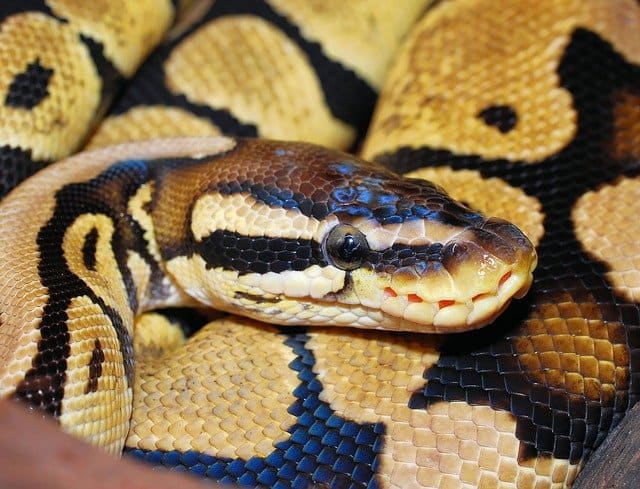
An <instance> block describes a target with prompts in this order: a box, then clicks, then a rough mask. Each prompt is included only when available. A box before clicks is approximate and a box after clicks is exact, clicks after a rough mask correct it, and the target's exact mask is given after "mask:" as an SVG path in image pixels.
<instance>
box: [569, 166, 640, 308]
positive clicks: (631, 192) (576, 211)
mask: <svg viewBox="0 0 640 489" xmlns="http://www.w3.org/2000/svg"><path fill="white" fill-rule="evenodd" d="M638 215H640V178H637V177H636V178H626V177H621V178H619V179H617V180H616V181H615V182H612V183H611V184H610V185H605V186H602V187H601V188H600V189H598V190H595V191H590V192H587V193H585V194H584V195H582V196H581V197H580V198H579V199H578V200H577V202H576V204H575V206H574V208H573V211H572V213H571V220H572V221H573V226H574V229H575V232H576V236H577V237H578V239H579V240H580V243H581V244H582V246H583V247H584V249H585V251H587V252H588V253H590V254H591V255H593V256H594V257H595V258H597V259H598V260H600V261H602V262H603V263H605V264H606V265H607V267H608V269H607V271H605V276H606V277H607V280H608V281H609V282H610V283H611V285H612V286H613V288H614V290H615V291H616V292H617V293H618V294H620V295H621V296H622V297H623V298H624V299H626V300H628V301H632V302H640V241H639V240H638V225H637V222H638Z"/></svg>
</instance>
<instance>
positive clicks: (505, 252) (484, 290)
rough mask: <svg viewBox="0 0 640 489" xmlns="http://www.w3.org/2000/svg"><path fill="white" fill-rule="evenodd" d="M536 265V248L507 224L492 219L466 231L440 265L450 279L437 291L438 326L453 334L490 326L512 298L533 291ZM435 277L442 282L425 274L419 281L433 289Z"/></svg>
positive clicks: (448, 244)
mask: <svg viewBox="0 0 640 489" xmlns="http://www.w3.org/2000/svg"><path fill="white" fill-rule="evenodd" d="M536 264H537V255H536V251H535V248H534V246H533V244H532V243H531V241H529V239H528V238H527V237H526V236H525V235H524V233H523V232H522V231H520V229H518V227H516V226H515V225H513V224H511V223H509V222H508V221H505V220H503V219H499V218H488V219H485V220H483V221H482V222H481V223H478V224H475V225H472V226H469V227H467V228H466V229H464V230H463V231H462V232H460V233H459V234H457V235H455V236H454V237H452V238H451V239H450V240H449V241H448V242H446V243H444V245H443V248H442V254H441V265H442V269H443V271H446V275H447V276H448V278H449V280H448V281H446V282H445V283H446V284H447V286H446V287H437V289H436V290H438V292H437V294H439V295H440V296H439V297H438V300H437V301H434V304H437V311H436V314H435V316H434V317H433V324H434V326H435V327H436V329H438V330H439V331H443V332H454V331H466V330H470V329H476V328H479V327H481V326H484V325H486V324H488V323H490V322H491V321H493V320H494V319H495V318H497V317H498V316H499V315H500V314H501V313H502V311H504V309H505V308H506V307H507V306H508V305H509V303H510V302H511V299H513V298H521V297H523V296H524V295H525V294H526V293H527V292H528V290H529V288H530V286H531V283H532V281H533V270H534V268H535V266H536ZM436 278H438V279H439V280H440V281H442V280H441V277H435V274H433V273H426V274H424V276H423V277H422V278H421V279H419V280H418V283H420V284H421V285H420V287H421V289H422V290H426V289H427V288H431V290H432V291H433V288H432V287H433V285H434V283H435V282H436V281H435V280H434V279H436ZM432 300H433V298H432Z"/></svg>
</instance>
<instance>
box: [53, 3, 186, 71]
mask: <svg viewBox="0 0 640 489" xmlns="http://www.w3.org/2000/svg"><path fill="white" fill-rule="evenodd" d="M46 3H47V5H49V7H51V10H52V11H53V12H54V13H55V14H56V15H58V16H60V17H62V18H64V19H66V20H68V21H69V24H68V25H69V28H70V29H71V30H73V32H74V34H75V35H80V34H83V35H86V36H89V37H91V38H93V39H94V40H96V41H98V42H100V43H102V44H103V45H104V54H105V56H106V57H107V58H108V59H109V60H110V61H111V62H112V63H113V64H114V65H115V66H116V68H117V69H118V70H119V71H120V72H121V73H122V74H123V75H125V76H127V77H130V76H131V75H133V73H134V71H135V70H136V68H137V67H138V65H139V64H140V62H141V61H142V60H143V59H144V58H145V57H146V56H147V54H149V52H150V51H151V49H153V48H154V47H155V46H156V44H158V43H159V42H160V40H161V39H162V36H163V35H164V34H165V32H166V31H167V29H168V28H169V26H170V25H171V22H172V20H173V15H174V8H173V6H172V2H171V1H170V0H136V1H135V2H131V1H128V0H92V1H91V2H85V1H82V0H80V1H79V0H46Z"/></svg>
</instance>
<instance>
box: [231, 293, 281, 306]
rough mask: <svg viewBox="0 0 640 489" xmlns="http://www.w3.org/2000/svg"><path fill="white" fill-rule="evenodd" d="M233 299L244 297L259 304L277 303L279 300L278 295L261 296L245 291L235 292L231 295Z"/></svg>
mask: <svg viewBox="0 0 640 489" xmlns="http://www.w3.org/2000/svg"><path fill="white" fill-rule="evenodd" d="M233 298H234V299H246V300H248V301H251V302H256V303H261V304H277V303H278V302H280V301H281V299H280V297H263V296H261V295H256V294H249V293H247V292H236V293H235V294H234V295H233Z"/></svg>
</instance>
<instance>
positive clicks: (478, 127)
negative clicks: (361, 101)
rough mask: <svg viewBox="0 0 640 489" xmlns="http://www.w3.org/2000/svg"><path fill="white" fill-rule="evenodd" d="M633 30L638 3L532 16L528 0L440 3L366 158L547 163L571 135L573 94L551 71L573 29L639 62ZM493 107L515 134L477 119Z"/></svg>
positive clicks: (375, 124) (578, 4)
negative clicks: (440, 154)
mask: <svg viewBox="0 0 640 489" xmlns="http://www.w3.org/2000/svg"><path fill="white" fill-rule="evenodd" d="M558 19H562V20H561V21H559V20H558ZM638 23H640V11H639V10H638V8H637V2H635V1H634V0H588V1H585V0H542V1H540V2H537V3H536V8H535V9H533V8H531V5H530V3H529V2H524V1H513V2H486V1H482V0H459V1H449V2H440V3H439V4H437V5H436V6H435V7H434V8H433V9H432V10H431V11H430V12H429V15H427V16H425V17H424V18H423V19H422V21H420V23H419V24H418V27H417V28H416V29H414V30H413V31H412V34H411V36H410V37H409V39H408V41H407V42H406V43H405V44H404V45H403V47H402V48H401V50H400V52H399V53H398V55H397V57H396V61H395V63H394V66H393V68H392V70H391V71H390V73H389V76H388V77H387V80H386V82H385V87H384V89H383V91H382V93H381V97H380V102H379V104H378V108H377V110H376V113H375V114H374V118H373V121H372V123H371V127H370V129H369V135H368V138H367V140H366V142H365V144H364V146H363V149H362V154H363V156H364V158H365V159H373V158H374V157H376V156H377V155H380V154H382V153H384V152H393V151H395V150H396V149H398V148H400V147H403V146H408V147H412V148H416V147H422V146H427V147H430V148H433V149H439V148H443V149H447V150H449V151H452V152H453V153H455V154H472V155H479V156H481V157H483V158H485V159H494V158H506V159H508V160H512V161H515V160H518V161H524V162H528V163H536V162H539V161H541V160H544V159H545V158H548V157H549V156H551V155H553V154H555V153H557V152H558V151H560V150H561V149H562V148H563V147H565V146H566V145H567V144H568V143H569V142H571V140H572V139H573V137H574V136H575V134H576V130H577V127H576V117H577V114H576V112H575V110H574V107H573V102H572V99H571V95H570V94H569V92H568V91H567V90H565V89H564V88H562V87H560V80H559V78H558V75H557V72H556V69H557V66H558V64H559V62H560V60H561V58H562V55H563V53H564V50H565V48H566V47H567V45H568V44H569V41H570V37H571V34H572V32H573V30H574V29H575V28H577V27H583V28H588V29H590V30H592V31H594V32H596V33H598V34H600V35H601V36H602V37H603V38H604V39H606V40H608V41H610V42H612V43H613V45H614V46H615V47H616V49H618V50H620V52H621V53H622V54H623V55H624V56H625V57H626V58H627V59H628V61H630V62H635V63H638V62H640V43H638V42H634V40H637V25H638ZM516 33H517V34H516ZM496 67H499V68H496ZM487 73H490V74H491V76H486V74H487ZM495 105H507V106H509V107H511V108H513V109H514V110H515V112H516V114H517V123H516V125H515V127H514V128H513V129H512V130H511V131H509V132H507V133H502V132H500V131H499V130H498V129H497V128H495V127H492V126H489V125H487V124H485V122H484V121H483V120H482V119H481V118H480V117H479V116H478V114H479V113H480V112H481V111H482V110H484V109H485V108H487V107H489V106H495Z"/></svg>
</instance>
